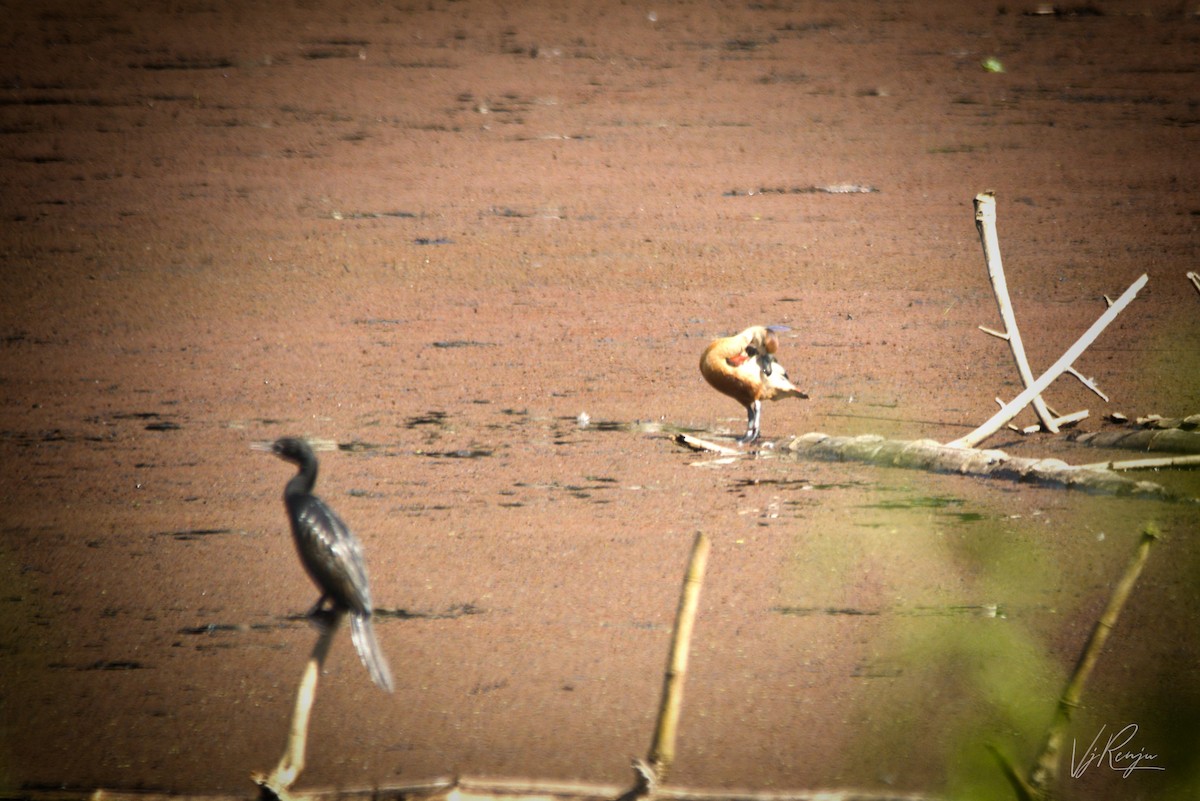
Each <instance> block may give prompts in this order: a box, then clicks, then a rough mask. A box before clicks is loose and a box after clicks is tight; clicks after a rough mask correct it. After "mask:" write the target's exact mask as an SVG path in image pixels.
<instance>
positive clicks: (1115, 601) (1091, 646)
mask: <svg viewBox="0 0 1200 801" xmlns="http://www.w3.org/2000/svg"><path fill="white" fill-rule="evenodd" d="M1161 536H1162V535H1161V533H1160V532H1159V530H1158V527H1157V526H1155V525H1154V524H1153V523H1147V524H1146V525H1145V526H1144V527H1143V528H1142V538H1141V540H1139V542H1138V545H1137V548H1135V549H1134V552H1133V556H1132V557H1130V560H1129V565H1128V566H1127V567H1126V568H1125V573H1124V575H1122V576H1121V580H1120V581H1118V582H1117V586H1116V587H1114V588H1113V591H1112V595H1111V596H1109V599H1108V605H1107V606H1105V607H1104V613H1103V614H1102V615H1100V619H1099V620H1097V621H1096V625H1095V626H1093V627H1092V632H1091V634H1090V635H1089V636H1088V640H1087V643H1086V644H1085V645H1084V646H1083V651H1082V653H1080V655H1079V662H1078V663H1076V665H1075V671H1074V672H1073V673H1072V674H1071V678H1070V679H1068V680H1067V684H1066V687H1064V688H1063V694H1062V697H1061V698H1060V699H1059V701H1058V708H1057V710H1055V713H1054V720H1053V721H1052V722H1051V724H1050V728H1049V730H1048V731H1047V733H1046V742H1045V744H1044V745H1043V746H1042V750H1041V753H1040V754H1039V755H1038V758H1037V761H1036V762H1035V763H1034V766H1033V769H1032V770H1031V771H1030V773H1029V781H1028V784H1029V788H1028V789H1031V790H1032V791H1033V793H1034V797H1035V798H1045V797H1048V796H1049V794H1050V792H1051V787H1052V785H1053V784H1054V783H1055V781H1056V779H1057V778H1058V768H1059V764H1060V762H1061V751H1062V744H1063V740H1064V739H1066V735H1067V726H1068V725H1069V724H1070V722H1071V712H1072V710H1074V709H1075V708H1077V707H1078V706H1079V699H1080V698H1081V697H1082V696H1083V686H1084V685H1085V684H1086V683H1087V680H1088V676H1089V675H1090V674H1091V672H1092V668H1094V667H1095V666H1096V661H1097V660H1098V659H1099V658H1100V650H1101V649H1102V648H1103V647H1104V642H1105V640H1107V639H1108V635H1109V633H1110V632H1112V630H1113V627H1114V626H1116V625H1117V618H1118V617H1120V616H1121V610H1122V609H1123V608H1124V606H1125V602H1126V601H1128V600H1129V596H1130V595H1131V594H1133V587H1134V585H1135V584H1137V580H1138V576H1140V575H1141V573H1142V568H1143V567H1145V565H1146V559H1147V557H1149V555H1150V548H1151V546H1152V545H1154V543H1155V541H1156V540H1158V539H1159V538H1160V537H1161ZM1018 792H1020V790H1018Z"/></svg>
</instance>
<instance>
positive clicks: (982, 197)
mask: <svg viewBox="0 0 1200 801" xmlns="http://www.w3.org/2000/svg"><path fill="white" fill-rule="evenodd" d="M975 228H976V229H977V230H978V231H979V241H980V242H981V243H982V244H983V260H984V263H985V264H987V271H988V278H989V279H991V282H992V292H993V293H994V294H995V295H996V305H997V306H998V307H999V308H1000V319H1002V320H1003V321H1004V330H1005V336H1004V337H1003V339H1005V340H1007V341H1008V345H1009V347H1010V348H1011V349H1012V355H1013V359H1014V360H1015V361H1016V363H1017V372H1018V373H1019V374H1020V376H1021V383H1022V384H1024V385H1025V386H1029V385H1030V384H1032V383H1033V371H1032V370H1031V369H1029V360H1028V359H1026V358H1025V345H1024V343H1023V342H1022V341H1021V331H1020V329H1019V328H1017V315H1016V314H1015V313H1014V312H1013V307H1012V301H1011V300H1009V297H1008V281H1007V280H1006V279H1005V277H1004V262H1003V261H1002V260H1001V258H1000V239H999V236H998V235H997V234H996V195H995V193H993V192H982V193H980V194H978V195H976V196H975ZM1033 410H1034V411H1035V412H1036V413H1037V416H1038V419H1039V420H1041V421H1042V427H1043V428H1045V429H1046V430H1047V431H1049V432H1050V433H1051V434H1057V433H1058V424H1057V423H1056V422H1055V421H1054V415H1052V414H1051V413H1050V410H1049V409H1048V408H1047V407H1046V402H1045V401H1044V400H1042V397H1041V396H1040V395H1038V396H1037V397H1035V398H1034V399H1033Z"/></svg>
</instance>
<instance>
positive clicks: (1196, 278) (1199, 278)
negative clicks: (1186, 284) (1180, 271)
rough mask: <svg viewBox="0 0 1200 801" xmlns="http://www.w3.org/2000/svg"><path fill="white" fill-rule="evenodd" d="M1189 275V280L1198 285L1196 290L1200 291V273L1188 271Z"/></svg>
mask: <svg viewBox="0 0 1200 801" xmlns="http://www.w3.org/2000/svg"><path fill="white" fill-rule="evenodd" d="M1187 277H1188V280H1189V281H1191V282H1192V284H1193V285H1194V286H1195V287H1196V291H1197V292H1200V273H1194V272H1191V271H1188V274H1187Z"/></svg>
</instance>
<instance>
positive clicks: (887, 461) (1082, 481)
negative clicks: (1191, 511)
mask: <svg viewBox="0 0 1200 801" xmlns="http://www.w3.org/2000/svg"><path fill="white" fill-rule="evenodd" d="M780 452H781V455H782V454H787V453H790V454H793V455H795V456H797V457H799V456H805V457H810V458H816V459H826V460H831V461H859V462H867V463H870V464H876V465H881V466H884V467H905V468H910V469H916V470H927V471H931V472H935V473H959V474H962V475H971V476H981V477H986V478H999V479H1005V480H1009V481H1026V482H1032V483H1038V484H1044V485H1047V486H1053V487H1064V488H1067V489H1077V490H1082V491H1084V492H1091V493H1096V494H1101V495H1120V496H1135V497H1141V498H1151V499H1157V500H1173V501H1180V500H1181V501H1187V502H1189V503H1197V502H1200V501H1198V500H1197V499H1194V498H1184V497H1181V496H1179V495H1177V494H1176V493H1173V492H1172V491H1171V490H1169V489H1167V488H1166V487H1164V486H1162V485H1161V484H1156V483H1154V482H1153V481H1135V480H1133V479H1130V478H1126V477H1125V476H1123V475H1120V474H1118V473H1115V472H1113V471H1112V470H1107V469H1104V468H1100V467H1081V466H1078V465H1070V464H1067V463H1066V462H1064V461H1062V460H1061V459H1027V458H1023V457H1019V456H1010V455H1008V454H1007V453H1005V452H1004V451H1000V450H993V449H986V450H985V449H976V448H959V447H954V446H950V445H942V444H941V443H939V442H936V441H934V440H931V439H919V440H911V441H907V440H894V439H885V438H883V437H879V436H874V435H866V436H859V437H834V436H829V435H828V434H822V433H820V432H813V433H811V434H804V435H803V436H799V437H796V438H795V439H793V440H792V441H791V442H789V443H787V444H786V445H783V447H782V448H781V449H780Z"/></svg>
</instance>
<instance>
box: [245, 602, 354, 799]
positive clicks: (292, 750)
mask: <svg viewBox="0 0 1200 801" xmlns="http://www.w3.org/2000/svg"><path fill="white" fill-rule="evenodd" d="M343 617H345V615H343V614H338V615H335V616H334V617H333V619H332V620H330V621H329V622H328V623H326V624H324V626H323V628H322V630H321V633H320V634H319V635H318V636H317V642H316V644H315V645H314V646H313V649H312V653H311V654H310V655H309V657H308V664H306V665H305V666H304V675H303V676H302V677H301V679H300V686H299V688H298V689H297V690H296V704H295V707H294V708H293V710H292V723H291V727H290V728H289V729H288V741H287V746H286V747H285V748H284V751H283V756H282V757H281V758H280V760H279V764H278V765H276V766H275V769H274V770H273V771H271V774H270V775H269V776H263V775H262V774H255V775H254V776H252V777H251V778H252V779H253V780H254V782H255V783H256V784H257V785H259V787H260V788H262V795H263V797H264V798H278V799H287V798H289V797H290V796H289V793H288V790H289V789H290V788H291V786H292V784H294V783H295V781H296V779H297V778H298V777H299V776H300V772H301V771H303V770H304V752H305V749H306V747H307V743H308V719H309V716H310V715H311V713H312V708H313V702H314V701H315V700H316V697H317V679H318V678H319V677H320V675H321V667H322V665H324V664H325V657H327V656H328V655H329V648H330V646H331V645H332V644H333V635H334V634H336V633H337V630H338V628H339V627H340V626H341V622H342V618H343Z"/></svg>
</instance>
